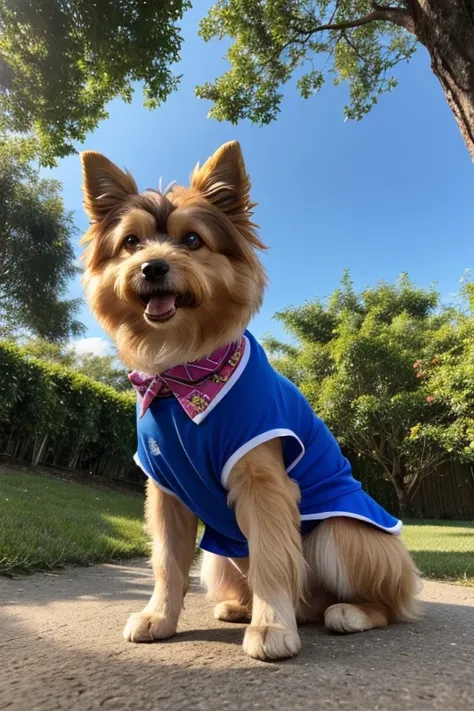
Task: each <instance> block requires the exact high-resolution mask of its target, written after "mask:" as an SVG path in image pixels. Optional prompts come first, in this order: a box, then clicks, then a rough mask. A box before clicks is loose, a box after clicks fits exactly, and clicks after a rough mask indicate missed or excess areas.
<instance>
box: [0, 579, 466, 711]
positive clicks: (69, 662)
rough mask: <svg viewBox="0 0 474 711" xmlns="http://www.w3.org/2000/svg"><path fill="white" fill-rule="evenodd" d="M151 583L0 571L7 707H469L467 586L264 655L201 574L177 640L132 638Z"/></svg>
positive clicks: (2, 692) (437, 589) (0, 648)
mask: <svg viewBox="0 0 474 711" xmlns="http://www.w3.org/2000/svg"><path fill="white" fill-rule="evenodd" d="M150 587H151V578H150V575H149V572H148V569H147V568H145V567H143V565H138V566H134V565H127V566H100V567H96V568H90V569H85V570H79V569H78V570H72V571H67V572H66V573H63V574H59V575H51V576H31V577H29V578H27V579H23V580H13V581H0V598H1V599H2V600H3V601H4V606H3V608H2V612H1V620H0V625H1V633H2V634H1V639H0V656H1V658H2V660H4V661H3V662H2V664H1V666H0V709H9V711H32V710H34V709H38V710H43V709H44V710H45V711H46V710H47V711H56V710H59V709H72V710H73V711H76V710H77V711H89V709H90V710H92V709H113V710H114V711H121V710H124V711H125V710H128V709H130V710H132V709H133V710H136V709H140V711H152V710H155V709H166V710H167V711H178V710H179V711H181V710H185V711H186V710H187V709H191V708H192V709H193V710H194V709H198V710H200V709H203V710H204V709H205V710H206V711H209V710H212V709H216V710H219V711H221V710H222V709H228V710H229V711H234V710H237V709H239V711H240V710H242V711H246V710H247V709H278V711H282V710H285V709H292V711H300V710H301V711H302V710H303V709H304V710H305V711H306V710H307V709H313V708H314V709H323V710H326V709H336V708H337V709H345V708H347V709H348V710H349V709H350V711H358V710H359V709H361V710H362V709H364V711H367V709H370V710H373V711H375V710H377V711H400V710H402V709H403V710H404V711H405V710H406V711H425V709H426V710H428V709H430V710H432V709H435V710H437V709H440V710H441V709H445V708H456V709H457V711H464V709H466V710H467V709H472V698H473V694H474V685H473V681H472V658H473V653H474V635H473V634H472V627H473V619H474V607H473V604H474V591H472V590H470V589H467V588H464V589H463V588H453V587H452V586H447V585H445V586H441V585H440V586H433V587H432V588H430V590H431V592H429V593H428V595H429V597H430V598H431V599H432V600H435V602H428V603H427V604H426V617H425V618H424V619H423V620H422V621H421V622H419V623H416V624H410V625H396V626H392V627H390V628H389V629H387V630H382V631H379V630H374V631H371V632H368V633H365V634H361V635H354V636H348V637H335V636H331V635H328V634H327V633H326V632H325V631H324V629H322V628H320V627H305V628H303V629H302V630H301V636H302V642H303V649H302V652H301V654H300V656H299V657H297V658H296V659H293V660H288V661H287V662H283V663H279V664H265V663H262V662H256V661H254V660H251V659H249V658H248V657H246V656H245V655H244V654H243V652H242V649H241V641H242V636H243V626H242V625H233V626H227V625H224V624H223V623H219V622H216V621H215V620H213V618H212V607H211V606H210V605H209V603H207V602H206V601H205V600H204V598H203V596H202V594H201V592H200V591H199V587H198V585H197V580H193V585H192V587H191V590H190V594H189V596H188V598H187V603H186V609H185V611H184V613H183V618H182V623H181V627H180V632H179V634H178V635H177V636H176V637H175V638H174V639H173V640H170V641H168V642H165V643H158V644H152V645H132V644H127V643H125V642H124V641H123V640H122V639H121V634H120V632H121V627H122V625H123V623H124V621H125V619H126V617H127V615H128V614H129V613H130V612H132V611H135V610H137V609H140V607H141V606H142V604H143V601H144V600H145V599H146V597H147V596H148V594H149V591H150ZM463 601H465V602H466V604H462V602H463Z"/></svg>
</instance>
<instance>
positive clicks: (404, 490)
mask: <svg viewBox="0 0 474 711" xmlns="http://www.w3.org/2000/svg"><path fill="white" fill-rule="evenodd" d="M403 469H404V468H403V464H402V462H401V461H399V460H396V461H395V462H394V463H393V466H392V471H391V472H390V479H391V481H392V484H393V486H394V488H395V493H396V495H397V502H398V513H399V515H400V516H403V515H404V514H406V512H407V510H408V508H409V506H410V496H409V493H408V487H407V485H406V483H405V476H404V470H403Z"/></svg>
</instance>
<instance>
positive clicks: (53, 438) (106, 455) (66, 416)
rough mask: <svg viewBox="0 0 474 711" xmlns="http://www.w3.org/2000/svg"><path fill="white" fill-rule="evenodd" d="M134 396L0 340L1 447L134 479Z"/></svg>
mask: <svg viewBox="0 0 474 711" xmlns="http://www.w3.org/2000/svg"><path fill="white" fill-rule="evenodd" d="M135 449H136V427H135V398H134V395H133V392H132V391H130V392H129V393H128V392H126V393H123V392H122V393H120V392H117V391H116V390H114V389H113V388H111V387H108V386H106V385H103V384H102V383H98V382H97V381H95V380H93V379H91V378H88V377H87V376H85V375H82V374H80V373H77V372H76V371H74V370H70V369H68V368H65V367H64V366H61V365H56V364H54V363H48V362H45V361H42V360H38V359H36V358H33V357H29V356H27V355H26V354H25V353H24V352H23V351H22V350H21V348H19V347H17V346H15V345H11V344H9V343H0V452H3V453H5V454H8V455H10V456H12V457H16V458H19V459H23V460H27V461H29V462H31V463H32V464H33V465H37V464H49V465H54V466H57V467H65V468H67V469H75V470H82V471H87V472H89V473H91V474H93V475H94V474H98V475H103V476H107V477H110V478H115V477H117V478H121V479H129V480H132V481H138V480H140V479H141V475H140V473H139V471H138V470H137V468H136V466H135V465H134V464H133V460H132V457H133V453H134V452H135Z"/></svg>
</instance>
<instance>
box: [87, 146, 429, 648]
mask: <svg viewBox="0 0 474 711" xmlns="http://www.w3.org/2000/svg"><path fill="white" fill-rule="evenodd" d="M82 166H83V175H84V195H85V201H84V204H85V209H86V211H87V214H88V215H89V217H90V219H91V222H92V225H91V227H90V229H89V231H88V232H87V234H86V235H85V237H84V242H85V244H86V245H87V246H86V251H85V255H84V259H85V264H86V271H85V277H84V283H85V288H86V293H87V297H88V300H89V303H90V305H91V307H92V310H93V312H94V314H95V316H96V317H97V319H98V320H99V322H100V323H101V324H102V326H103V327H104V328H105V330H106V331H107V332H108V333H109V334H110V336H111V337H112V338H113V339H114V340H115V342H116V343H117V346H118V349H119V353H120V356H121V358H122V360H123V361H124V363H125V364H126V365H128V366H129V367H130V368H133V369H137V370H138V371H141V372H142V373H150V374H151V377H150V378H146V377H145V376H142V375H140V376H138V375H137V376H136V379H135V385H136V387H137V389H138V391H139V405H140V404H141V411H140V408H139V417H138V421H139V452H138V460H137V461H138V463H139V464H140V465H141V466H142V467H143V469H144V470H145V472H146V473H147V474H148V475H149V477H150V478H149V481H148V487H147V503H146V518H147V522H148V526H149V530H150V533H151V536H152V539H153V556H152V562H153V571H154V575H155V589H154V592H153V595H152V597H151V599H150V601H149V603H148V604H147V606H146V607H145V609H144V610H143V611H142V612H138V613H135V614H133V615H131V617H130V618H129V620H128V622H127V625H126V627H125V630H124V636H125V638H126V639H127V640H130V641H132V642H149V641H152V640H160V639H166V638H168V637H170V636H171V635H173V634H174V633H175V632H176V628H177V624H178V619H179V615H180V612H181V608H182V606H183V598H184V596H185V594H186V590H187V586H188V575H189V570H190V566H191V564H192V561H193V556H194V547H195V540H196V531H197V522H198V516H199V517H200V518H201V519H202V520H203V521H204V523H205V524H206V533H205V536H204V539H203V541H202V547H203V548H204V549H205V552H204V559H203V567H202V578H203V581H204V582H205V584H206V585H207V588H208V591H209V595H210V596H211V598H212V599H213V600H214V601H215V602H216V608H215V616H216V617H217V619H220V620H225V621H229V622H233V621H243V620H247V619H250V620H251V621H250V625H249V626H248V627H247V630H246V633H245V637H244V649H245V651H246V652H247V653H248V654H249V655H250V656H252V657H255V658H258V659H267V660H271V659H282V658H285V657H289V656H292V655H294V654H296V653H297V652H298V650H299V649H300V640H299V636H298V631H297V622H298V623H304V622H314V621H324V624H325V625H326V627H327V628H328V629H329V630H333V631H335V632H345V633H349V632H359V631H362V630H368V629H372V628H374V627H385V626H386V625H387V624H388V623H389V622H392V621H400V620H411V619H414V618H415V617H416V614H417V611H416V604H415V599H414V598H415V593H416V592H417V590H418V584H419V578H418V574H417V571H416V568H415V566H414V564H413V562H412V560H411V558H410V556H409V554H408V552H407V551H406V549H405V547H404V546H403V544H402V543H401V541H400V539H399V538H398V537H397V536H396V535H391V534H392V533H398V532H399V528H400V526H399V522H397V521H396V520H394V519H392V518H391V517H390V516H388V514H386V512H384V511H383V509H381V508H380V507H378V505H377V504H375V502H373V501H372V500H371V499H370V497H367V496H366V495H365V494H364V493H363V492H362V491H361V489H360V485H359V484H358V483H357V482H355V481H354V480H353V479H352V477H351V475H350V469H349V465H348V463H347V461H346V460H345V459H344V458H343V457H342V455H341V453H340V450H339V448H338V446H337V444H336V443H335V441H334V440H333V439H332V438H331V436H330V435H329V433H328V432H327V430H326V429H325V427H324V425H323V424H322V423H321V422H320V421H319V420H317V418H315V416H314V415H313V413H310V408H309V405H307V403H306V401H304V399H303V398H302V396H301V395H299V394H298V395H297V394H295V393H296V389H295V388H293V386H292V385H290V384H289V383H288V381H284V379H282V378H281V376H278V375H277V374H276V373H275V372H274V371H273V370H272V369H271V367H270V366H269V364H268V362H267V361H266V359H265V356H264V354H263V351H262V349H261V348H260V346H258V344H257V343H256V342H255V341H254V340H253V339H252V337H251V336H250V334H246V331H245V329H246V327H247V325H248V323H249V321H250V319H251V318H252V316H253V315H254V314H255V313H256V312H257V310H258V309H259V307H260V304H261V302H262V296H263V292H264V287H265V283H266V277H265V272H264V269H263V267H262V265H261V263H260V260H259V259H258V256H257V250H259V249H262V248H263V244H262V243H261V241H260V239H259V237H258V236H257V232H256V226H255V225H254V223H253V222H252V219H251V215H252V208H253V204H252V202H251V200H250V195H249V190H250V181H249V178H248V175H247V173H246V170H245V166H244V162H243V158H242V154H241V151H240V147H239V145H238V144H237V143H229V144H226V145H224V146H222V147H221V148H220V149H219V150H218V151H217V152H216V153H215V154H214V155H213V156H212V157H211V158H210V159H209V160H208V161H207V162H206V163H205V164H204V165H203V166H202V167H199V166H197V167H196V168H195V170H194V172H193V174H192V177H191V186H190V187H189V188H185V187H179V186H175V187H173V188H172V189H171V190H168V191H165V193H164V194H163V193H161V192H158V191H153V190H148V191H146V192H144V193H142V194H139V193H138V190H137V186H136V184H135V181H134V180H133V178H132V177H131V175H130V174H129V173H124V172H123V171H121V170H120V169H119V168H118V167H117V166H115V165H114V164H113V163H111V162H110V161H109V160H107V159H106V158H105V157H104V156H102V155H100V154H99V153H94V152H85V153H83V154H82ZM243 334H246V335H243ZM229 344H231V345H229ZM252 368H260V369H261V373H262V375H259V376H258V381H252V379H251V378H252V376H251V370H252ZM198 371H199V373H198ZM203 373H204V375H203ZM153 376H154V377H153ZM237 381H238V385H235V383H237ZM252 382H255V386H252V385H251V383H252ZM251 390H252V392H250V391H251ZM262 393H263V395H262ZM275 393H277V395H275ZM282 393H283V395H284V398H285V403H284V404H283V405H282V403H283V400H281V399H279V398H280V395H281V396H282V397H283V395H282ZM224 396H225V397H224ZM237 398H239V399H237ZM286 399H288V401H289V403H290V404H289V407H288V408H287V407H286ZM241 401H242V402H241ZM226 403H227V404H226ZM285 408H286V409H288V410H289V411H290V414H289V415H288V417H290V418H291V417H293V414H294V412H295V411H296V410H298V413H299V415H298V417H300V418H301V422H304V423H306V424H305V425H304V427H306V430H305V432H304V433H303V432H301V431H299V430H298V431H297V428H296V427H295V428H293V427H290V426H289V425H288V424H287V421H286V420H285V419H284V417H283V415H284V410H285ZM242 413H245V414H248V413H250V415H249V417H246V416H245V414H244V415H242ZM282 413H283V414H282ZM207 415H209V417H207ZM142 416H143V419H142ZM269 417H273V418H275V422H276V424H274V425H272V428H271V429H268V428H267V429H265V427H264V422H263V421H264V420H265V422H266V421H267V420H266V419H265V418H267V419H268V418H269ZM204 418H205V419H204ZM259 418H260V420H261V423H260V420H259ZM243 419H246V420H247V419H248V420H249V422H250V421H251V423H250V424H249V425H248V428H250V429H251V428H252V427H253V429H252V432H256V433H257V436H252V437H251V438H250V439H249V436H248V434H245V433H244V434H242V435H240V434H238V432H237V431H238V430H239V428H240V420H243ZM272 422H273V420H272ZM254 423H255V424H254ZM259 423H260V424H259ZM262 423H263V424H262ZM246 426H247V425H246ZM257 427H260V429H258V430H257V429H255V428H257ZM298 427H300V425H298ZM147 428H148V429H147ZM153 428H155V429H153ZM301 428H303V425H301ZM301 428H300V429H301ZM250 429H248V431H249V432H250ZM142 430H143V432H142V434H140V433H141V431H142ZM246 432H247V430H246ZM183 433H184V434H183ZM229 433H231V434H229ZM238 437H240V441H238ZM229 438H230V439H232V438H234V439H233V441H232V443H231V444H227V439H229ZM321 442H324V447H325V452H326V451H327V452H330V455H329V454H328V455H327V458H326V459H322V458H321V457H323V454H321V446H322V445H321ZM315 451H316V454H317V457H316V459H317V462H318V464H317V465H316V464H315V465H314V471H313V469H312V468H311V466H309V465H311V462H312V459H311V457H313V458H314V457H315V456H316V455H315ZM311 453H312V454H311ZM324 456H326V454H324ZM328 457H329V458H328ZM308 462H309V465H308ZM321 462H323V463H321ZM324 462H326V464H324ZM325 467H326V469H327V471H326V469H325ZM328 467H329V468H328ZM180 470H181V471H182V472H184V471H185V470H186V471H187V474H186V476H188V481H187V483H186V486H185V484H183V482H182V481H181V479H180V478H179V477H180ZM188 470H189V471H188ZM330 470H331V472H332V474H334V476H335V477H336V478H335V479H334V481H336V480H337V481H336V483H337V486H340V487H342V488H340V489H338V490H337V492H333V493H332V494H329V495H328V493H327V491H326V490H324V491H326V493H325V499H324V496H323V495H322V493H321V492H322V491H323V489H322V488H321V487H323V488H324V486H326V484H327V481H326V480H327V477H328V475H329V471H330ZM290 471H291V472H292V477H291V478H290V476H289V475H288V474H289V472H290ZM318 472H319V473H318ZM321 472H322V473H321ZM183 476H184V474H183ZM318 477H319V478H318ZM324 477H326V479H324ZM320 480H321V481H322V483H321V481H320ZM323 480H324V481H323ZM331 482H332V483H331V486H332V485H333V480H332V479H331ZM318 487H319V488H318ZM341 491H342V494H341V495H339V494H340V492H341ZM308 492H309V493H308ZM315 492H316V493H315ZM308 497H309V499H311V497H312V499H311V501H310V502H309V503H308V501H307V500H308ZM321 497H322V498H323V499H324V501H322V502H321V501H320V500H319V499H321ZM364 497H365V498H364ZM356 499H357V502H356V503H354V501H355V500H356ZM328 503H329V504H330V505H329V506H328V505H327V504H328ZM360 506H362V509H360ZM351 507H352V508H351ZM354 507H355V508H354ZM358 507H359V508H358ZM364 507H366V508H364ZM367 507H368V508H367ZM366 509H367V510H366ZM361 510H362V513H361ZM217 511H219V512H221V513H219V515H217V513H216V512H217ZM219 516H220V517H221V518H219ZM221 521H222V523H221ZM381 529H383V530H381ZM247 551H249V553H248V552H247Z"/></svg>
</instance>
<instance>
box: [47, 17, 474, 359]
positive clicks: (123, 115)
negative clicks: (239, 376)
mask: <svg viewBox="0 0 474 711" xmlns="http://www.w3.org/2000/svg"><path fill="white" fill-rule="evenodd" d="M202 14H203V11H202V8H201V9H200V10H197V9H195V10H192V11H191V12H189V13H188V14H187V15H186V16H185V18H184V21H183V23H182V26H183V36H184V40H185V41H184V45H183V51H182V61H181V63H180V66H179V67H178V70H177V71H178V72H179V73H183V74H184V76H183V80H182V83H181V86H180V89H179V91H178V92H176V93H175V94H173V95H172V96H171V97H170V98H169V100H168V101H167V102H166V104H165V105H164V106H162V107H161V108H159V109H158V110H156V111H153V112H150V111H148V110H147V109H145V108H143V106H142V97H141V92H140V91H138V92H137V93H136V95H135V98H134V101H133V103H132V104H131V105H126V104H124V103H122V102H121V101H120V100H116V101H113V102H112V103H111V105H110V118H109V119H108V120H107V121H104V122H103V123H102V124H101V125H100V127H99V128H98V130H96V131H95V132H94V133H93V134H91V135H90V136H89V138H88V140H87V141H86V143H85V144H84V146H83V148H88V149H94V150H98V151H101V152H102V153H104V154H105V155H107V156H108V157H109V158H110V159H111V160H113V161H114V162H116V163H117V164H118V165H120V166H125V167H126V168H128V169H129V170H130V171H131V172H132V173H133V175H134V177H135V179H136V180H137V183H138V185H139V187H140V188H141V189H146V188H148V187H154V186H157V185H158V179H159V177H160V176H162V177H163V180H164V183H165V184H166V183H167V182H170V181H172V180H178V181H179V182H182V183H185V184H187V181H188V177H189V173H190V170H191V168H192V167H193V165H194V164H195V163H196V161H197V160H200V161H203V160H205V159H206V158H207V157H208V156H209V155H210V154H212V153H213V151H214V150H215V149H216V148H218V147H219V145H221V144H222V143H224V142H225V141H228V140H231V139H237V140H239V141H240V142H241V145H242V148H243V151H244V155H245V159H246V163H247V168H248V171H249V173H250V175H251V177H252V182H253V197H254V199H255V200H257V201H258V203H259V206H258V208H257V211H256V221H257V222H258V223H259V224H260V226H261V236H262V238H263V240H264V242H266V243H267V244H268V245H269V247H270V249H269V251H268V253H267V254H266V255H265V257H264V261H265V265H266V267H267V269H268V273H269V277H270V286H269V289H268V292H267V295H266V299H265V303H264V306H263V308H262V310H261V312H260V314H259V315H258V316H257V318H256V319H255V321H254V323H253V324H252V330H253V332H254V334H255V335H256V336H257V337H258V338H259V337H261V336H262V335H263V334H264V333H266V332H272V333H274V334H275V335H278V336H281V335H282V332H281V329H280V327H279V325H278V324H277V323H275V321H273V320H272V317H273V315H274V313H275V312H276V311H277V310H279V309H281V308H284V307H285V306H287V305H290V304H295V305H297V304H301V303H303V302H304V301H305V300H310V299H313V298H315V297H319V298H321V297H325V296H327V295H328V294H329V293H330V292H331V291H332V290H333V289H334V288H335V287H336V286H337V285H338V282H339V279H340V277H341V274H342V271H343V269H344V268H349V269H350V271H351V274H352V277H353V280H354V282H355V286H356V288H358V289H359V288H364V287H365V286H367V285H373V284H375V283H376V282H377V281H378V280H380V279H385V280H389V281H393V280H394V279H396V277H397V276H398V275H399V274H400V273H401V272H402V271H408V272H409V274H410V276H411V277H412V279H413V280H414V281H415V282H416V283H417V284H419V285H422V286H428V285H429V284H431V283H432V282H437V283H438V288H439V290H440V291H441V293H442V295H443V299H445V300H446V301H449V299H450V298H451V295H452V294H453V293H454V292H456V291H457V290H458V288H459V279H460V277H461V276H462V273H463V272H464V270H465V269H466V268H469V267H471V266H473V262H474V239H473V228H474V201H473V195H474V168H473V165H472V162H471V160H470V158H469V155H468V153H467V150H466V148H465V147H464V144H463V142H462V139H461V136H460V134H459V132H458V129H457V126H456V124H455V121H454V118H453V117H452V115H451V111H450V110H449V108H448V106H447V104H446V102H445V99H444V96H443V93H442V91H441V88H440V86H439V85H438V82H437V80H436V78H435V77H434V75H433V74H432V73H431V70H430V65H429V58H428V56H427V54H426V52H425V51H424V49H423V48H420V49H419V51H418V52H417V54H416V55H415V58H414V59H413V60H412V61H411V62H410V64H408V65H403V66H402V67H400V68H399V71H398V74H397V75H398V78H399V86H398V87H397V88H396V89H395V90H394V92H393V93H392V94H388V95H385V96H382V97H381V99H380V102H379V105H378V106H376V107H375V109H374V110H373V111H372V112H371V113H370V114H369V115H368V116H367V117H366V118H365V119H364V120H363V121H360V122H358V123H355V122H347V123H345V122H344V116H343V106H344V103H345V101H346V97H347V89H345V88H343V87H338V88H335V87H333V86H332V85H330V84H328V85H327V86H326V87H324V88H323V90H322V91H321V92H320V94H319V95H318V96H316V97H314V98H312V99H310V100H308V101H304V100H303V99H301V98H300V97H299V95H298V92H297V90H296V88H295V87H294V86H288V88H287V90H286V96H285V101H284V103H283V106H282V112H281V114H280V118H279V119H278V121H277V122H275V123H273V124H272V125H270V126H266V127H257V126H253V125H251V124H250V123H248V122H244V123H242V124H240V125H238V126H231V125H230V124H221V123H218V122H216V121H214V120H209V119H207V112H208V110H209V104H207V103H206V102H204V101H201V100H198V99H197V98H195V97H194V94H193V88H194V86H195V85H196V84H198V83H202V82H204V81H206V80H210V79H212V78H214V77H215V76H217V75H218V74H220V73H222V71H224V70H225V68H226V64H225V62H223V61H222V55H223V53H224V50H225V47H224V46H223V44H222V43H218V42H215V43H210V44H208V45H206V44H204V43H203V41H202V40H201V39H200V38H199V37H198V36H197V25H198V20H199V18H200V17H201V16H202ZM52 173H53V175H54V177H56V178H58V179H59V180H60V181H61V182H62V183H63V186H64V200H65V204H66V207H67V208H68V209H70V210H74V211H75V221H76V224H77V226H78V228H79V229H80V231H84V230H85V229H86V227H87V220H86V218H85V216H84V214H83V211H82V204H81V202H82V197H81V190H80V186H81V174H80V165H79V158H78V156H72V157H69V158H67V159H64V160H62V161H61V162H60V164H59V165H58V167H57V168H56V169H54V170H53V171H52ZM76 246H77V247H78V245H76ZM81 293H82V292H81V288H80V285H79V283H75V284H73V285H71V295H74V296H77V295H80V294H81ZM81 320H82V321H83V322H84V323H85V325H86V326H87V329H88V333H87V336H88V337H90V338H94V339H97V338H101V337H102V336H103V333H102V331H101V329H100V328H99V326H98V325H97V324H96V323H95V321H94V319H93V317H92V315H91V314H90V312H89V310H88V308H87V307H86V306H84V308H83V310H82V312H81ZM90 343H91V346H92V347H93V348H95V350H98V351H101V346H100V344H101V341H97V340H94V341H91V342H90Z"/></svg>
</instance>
